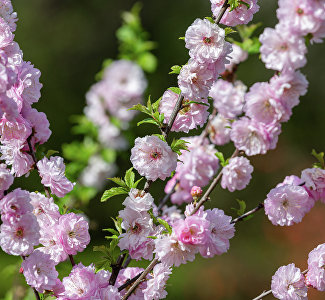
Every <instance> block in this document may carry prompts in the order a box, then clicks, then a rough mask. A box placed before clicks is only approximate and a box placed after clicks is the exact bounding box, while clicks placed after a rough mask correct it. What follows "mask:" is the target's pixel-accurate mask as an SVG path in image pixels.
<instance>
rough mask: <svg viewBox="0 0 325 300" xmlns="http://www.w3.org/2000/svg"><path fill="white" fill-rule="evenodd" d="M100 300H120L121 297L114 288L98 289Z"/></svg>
mask: <svg viewBox="0 0 325 300" xmlns="http://www.w3.org/2000/svg"><path fill="white" fill-rule="evenodd" d="M99 295H100V297H99V299H100V300H120V299H121V295H120V293H119V291H118V290H117V288H116V287H114V286H111V285H110V286H108V287H106V288H103V289H100V291H99ZM130 299H132V297H130Z"/></svg>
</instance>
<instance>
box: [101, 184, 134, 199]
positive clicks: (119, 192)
mask: <svg viewBox="0 0 325 300" xmlns="http://www.w3.org/2000/svg"><path fill="white" fill-rule="evenodd" d="M128 193H129V190H128V189H126V188H123V187H113V188H111V189H109V190H106V191H105V192H104V194H103V196H102V197H101V199H100V201H101V202H105V201H107V200H108V199H110V198H112V197H114V196H117V195H123V194H128Z"/></svg>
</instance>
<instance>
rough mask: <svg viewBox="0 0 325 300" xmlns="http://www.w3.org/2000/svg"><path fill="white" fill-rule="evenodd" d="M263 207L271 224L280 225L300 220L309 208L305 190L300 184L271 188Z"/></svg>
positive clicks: (287, 224)
mask: <svg viewBox="0 0 325 300" xmlns="http://www.w3.org/2000/svg"><path fill="white" fill-rule="evenodd" d="M264 207H265V213H266V215H267V216H268V218H269V220H270V221H271V222H272V224H273V225H280V226H291V225H293V224H294V223H299V222H301V220H302V218H303V217H304V215H305V214H306V213H307V212H308V211H309V210H310V209H311V205H310V200H309V196H308V193H307V192H306V190H305V189H304V188H303V187H301V186H296V185H289V184H287V185H282V186H280V187H277V188H274V189H272V190H271V191H270V192H269V193H268V194H267V198H266V200H265V201H264Z"/></svg>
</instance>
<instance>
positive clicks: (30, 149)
mask: <svg viewBox="0 0 325 300" xmlns="http://www.w3.org/2000/svg"><path fill="white" fill-rule="evenodd" d="M31 138H32V135H30V136H29V137H28V138H27V144H28V148H29V151H28V153H29V154H30V155H31V157H32V158H33V162H34V164H35V169H36V170H37V171H38V167H37V158H36V155H35V152H34V150H33V146H32V143H31ZM44 190H45V194H46V197H47V198H51V192H50V189H49V188H48V187H47V186H44Z"/></svg>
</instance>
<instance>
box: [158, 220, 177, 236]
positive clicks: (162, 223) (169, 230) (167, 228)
mask: <svg viewBox="0 0 325 300" xmlns="http://www.w3.org/2000/svg"><path fill="white" fill-rule="evenodd" d="M157 221H158V222H159V224H161V225H162V226H164V227H165V228H166V230H167V232H168V233H169V234H172V231H173V230H172V228H171V226H170V225H169V224H168V222H167V221H165V220H163V219H161V218H157Z"/></svg>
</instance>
